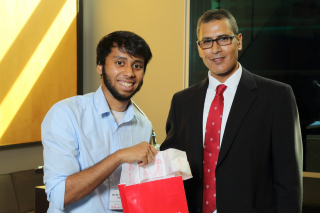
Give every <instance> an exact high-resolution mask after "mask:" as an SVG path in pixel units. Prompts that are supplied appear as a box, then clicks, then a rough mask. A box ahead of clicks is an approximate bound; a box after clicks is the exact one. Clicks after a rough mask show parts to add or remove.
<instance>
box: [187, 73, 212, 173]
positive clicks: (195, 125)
mask: <svg viewBox="0 0 320 213" xmlns="http://www.w3.org/2000/svg"><path fill="white" fill-rule="evenodd" d="M208 85H209V79H208V78H206V79H204V80H203V81H202V82H201V83H200V84H199V85H198V86H197V87H195V88H194V90H193V92H192V93H191V94H190V96H189V99H188V103H190V108H189V112H188V115H189V116H188V117H189V121H188V123H189V126H190V127H191V128H190V130H191V131H190V132H189V133H190V138H189V139H188V141H190V145H191V146H192V152H193V153H194V155H193V156H196V157H197V158H199V159H201V161H198V162H200V163H201V165H202V158H203V156H202V155H203V135H202V134H203V129H202V128H203V127H202V123H203V107H204V101H205V97H206V93H207V89H208ZM201 168H202V167H201Z"/></svg>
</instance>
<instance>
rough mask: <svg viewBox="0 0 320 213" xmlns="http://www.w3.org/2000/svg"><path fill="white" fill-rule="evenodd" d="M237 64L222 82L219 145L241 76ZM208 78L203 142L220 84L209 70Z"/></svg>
mask: <svg viewBox="0 0 320 213" xmlns="http://www.w3.org/2000/svg"><path fill="white" fill-rule="evenodd" d="M238 64H239V68H238V69H237V70H236V72H235V73H233V74H232V75H231V76H230V77H229V78H228V79H227V80H226V81H225V82H224V83H223V84H224V85H226V86H227V89H226V90H225V91H224V93H223V98H224V107H223V113H222V121H221V134H220V147H221V145H222V144H221V143H222V139H223V134H224V129H225V127H226V123H227V120H228V116H229V112H230V109H231V106H232V102H233V99H234V95H235V94H236V91H237V88H238V84H239V81H240V78H241V74H242V67H241V65H240V63H238ZM208 78H209V85H208V89H207V94H206V99H205V101H204V108H203V125H202V126H203V129H202V130H203V144H204V139H205V131H206V125H207V119H208V114H209V110H210V106H211V102H212V101H213V99H214V96H215V95H216V88H217V86H218V85H220V84H222V83H221V82H219V81H218V80H217V79H215V78H214V77H212V76H211V74H210V70H209V72H208ZM213 213H217V210H215V211H214V212H213Z"/></svg>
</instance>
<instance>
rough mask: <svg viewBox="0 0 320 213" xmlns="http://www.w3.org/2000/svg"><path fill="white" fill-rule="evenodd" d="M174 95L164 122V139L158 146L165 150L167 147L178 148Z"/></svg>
mask: <svg viewBox="0 0 320 213" xmlns="http://www.w3.org/2000/svg"><path fill="white" fill-rule="evenodd" d="M175 99H176V98H175V95H174V96H173V98H172V101H171V107H170V111H169V115H168V118H167V123H166V134H167V136H166V139H165V140H164V142H163V143H162V144H161V146H160V150H161V151H163V150H166V149H169V148H175V149H179V147H178V143H177V142H178V140H177V138H178V137H177V129H178V128H177V122H176V112H175Z"/></svg>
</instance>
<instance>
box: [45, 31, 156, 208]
mask: <svg viewBox="0 0 320 213" xmlns="http://www.w3.org/2000/svg"><path fill="white" fill-rule="evenodd" d="M151 57H152V54H151V51H150V48H149V46H148V44H147V43H146V42H145V41H144V40H143V39H142V38H141V37H139V36H138V35H136V34H134V33H132V32H126V31H117V32H113V33H111V34H109V35H107V36H105V37H103V38H102V39H101V40H100V41H99V43H98V46H97V72H98V73H99V74H100V75H101V82H102V85H101V86H100V87H99V89H98V90H97V91H96V92H95V93H90V94H86V95H83V96H76V97H71V98H68V99H66V100H63V101H60V102H58V103H56V104H55V105H54V106H53V107H52V108H51V109H50V110H49V112H48V113H47V115H46V117H45V119H44V121H43V123H42V126H41V133H42V143H43V147H44V151H43V155H44V183H45V184H46V193H47V198H48V201H49V202H50V206H49V209H48V212H54V213H57V212H77V213H78V212H119V211H115V209H114V207H112V205H111V203H110V199H111V197H112V196H113V194H115V193H114V192H116V191H113V190H118V187H117V186H118V184H119V181H120V173H121V164H122V163H133V162H138V163H139V165H141V166H143V165H146V164H148V163H150V162H151V161H152V160H153V158H154V156H155V154H156V152H157V151H156V149H155V148H154V147H152V146H151V145H149V143H148V142H150V138H151V132H152V125H151V122H150V121H149V120H148V119H147V118H146V117H145V116H143V115H142V114H141V113H140V112H139V111H138V110H137V109H136V108H135V107H134V106H133V104H132V103H131V100H130V98H131V97H132V96H133V95H134V94H135V93H136V92H138V91H139V89H140V88H141V86H142V83H143V77H144V74H145V70H146V66H147V64H148V62H149V61H150V59H151ZM111 192H112V193H111Z"/></svg>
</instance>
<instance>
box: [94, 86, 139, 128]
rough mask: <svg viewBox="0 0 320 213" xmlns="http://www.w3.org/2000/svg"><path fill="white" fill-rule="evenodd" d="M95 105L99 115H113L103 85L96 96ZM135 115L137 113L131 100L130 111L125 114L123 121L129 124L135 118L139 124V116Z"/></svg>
mask: <svg viewBox="0 0 320 213" xmlns="http://www.w3.org/2000/svg"><path fill="white" fill-rule="evenodd" d="M94 103H95V106H96V109H97V111H98V113H99V115H102V114H104V113H106V114H107V115H110V114H111V110H110V107H109V104H108V102H107V100H106V97H105V96H104V94H103V91H102V87H101V85H100V87H99V88H98V89H97V91H96V92H95V94H94ZM135 113H137V112H136V111H135V110H134V107H133V104H132V103H131V100H130V104H129V106H128V109H127V110H126V112H125V116H124V118H123V121H124V122H129V121H131V120H132V119H133V118H135V119H136V121H137V122H138V123H139V119H137V116H136V114H135Z"/></svg>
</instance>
